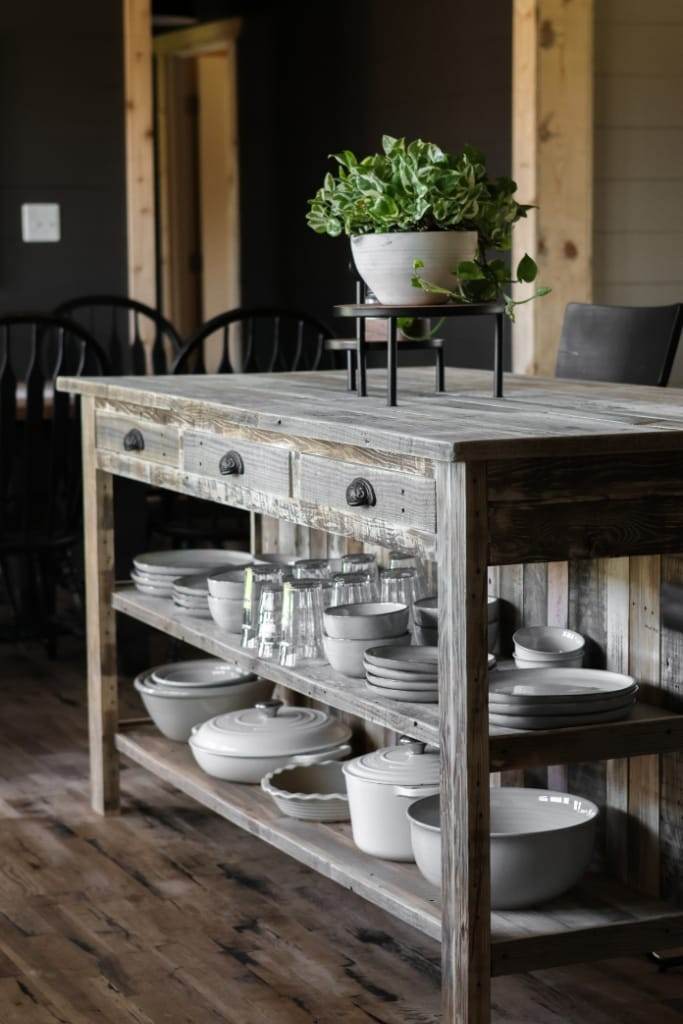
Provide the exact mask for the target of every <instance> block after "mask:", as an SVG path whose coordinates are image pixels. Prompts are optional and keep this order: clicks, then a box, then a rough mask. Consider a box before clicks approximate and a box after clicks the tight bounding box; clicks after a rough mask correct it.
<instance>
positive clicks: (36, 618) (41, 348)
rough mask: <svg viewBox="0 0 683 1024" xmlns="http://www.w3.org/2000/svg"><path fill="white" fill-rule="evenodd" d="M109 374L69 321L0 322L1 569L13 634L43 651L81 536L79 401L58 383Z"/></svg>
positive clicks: (9, 318) (27, 317)
mask: <svg viewBox="0 0 683 1024" xmlns="http://www.w3.org/2000/svg"><path fill="white" fill-rule="evenodd" d="M107 369H108V363H107V357H106V355H105V353H104V352H103V350H102V348H101V347H100V346H99V345H98V343H97V342H96V341H95V339H94V338H92V337H91V336H90V334H88V332H87V331H86V330H84V329H83V328H82V327H80V326H79V325H78V324H76V323H74V322H73V321H71V320H69V319H68V318H66V317H63V316H55V315H49V314H40V313H17V314H8V315H5V316H1V317H0V571H1V575H2V579H3V581H4V584H5V590H6V593H7V596H8V598H9V601H10V605H11V608H12V611H13V613H14V619H15V623H14V631H13V634H12V635H13V636H17V635H21V634H28V635H42V636H43V637H44V638H45V639H47V641H48V649H49V650H50V652H53V651H54V646H55V642H56V623H55V595H56V587H57V582H58V581H59V580H61V581H62V582H63V583H64V584H65V585H66V586H68V588H69V589H70V590H72V592H74V593H77V592H78V590H79V588H78V585H77V583H76V572H75V564H74V561H73V554H74V550H75V548H76V547H77V545H78V544H79V542H80V534H81V486H80V481H81V450H80V418H79V403H78V401H77V400H76V399H75V398H74V397H73V396H71V395H67V394H64V393H62V392H59V391H57V390H56V387H55V382H56V379H57V377H58V376H60V375H69V376H81V375H84V374H89V375H95V376H99V375H100V374H103V373H106V371H107ZM36 627H38V628H36Z"/></svg>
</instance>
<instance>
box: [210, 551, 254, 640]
mask: <svg viewBox="0 0 683 1024" xmlns="http://www.w3.org/2000/svg"><path fill="white" fill-rule="evenodd" d="M244 568H246V567H243V568H241V569H230V570H228V572H214V573H209V576H208V577H207V587H208V591H209V592H208V607H209V613H210V615H211V617H212V618H213V620H214V622H215V623H216V625H217V626H220V627H221V628H222V629H225V630H227V631H228V633H239V632H240V630H241V629H242V605H243V602H244Z"/></svg>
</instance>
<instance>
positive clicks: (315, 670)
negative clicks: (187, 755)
mask: <svg viewBox="0 0 683 1024" xmlns="http://www.w3.org/2000/svg"><path fill="white" fill-rule="evenodd" d="M112 603H113V605H114V608H115V609H116V610H117V611H119V612H123V613H124V614H126V615H129V616H130V617H131V618H134V619H137V620H138V621H139V622H144V623H145V624H146V625H148V626H153V627H154V628H155V629H158V630H160V631H161V632H163V633H166V634H167V635H168V636H173V637H175V638H176V639H178V640H184V641H185V642H186V643H188V644H192V646H193V647H198V648H199V649H200V650H202V651H206V653H207V654H213V655H214V656H215V657H217V658H223V659H224V660H225V661H230V662H233V663H234V664H236V665H239V666H240V667H241V668H245V669H250V670H251V671H254V672H258V673H259V674H260V675H262V676H265V677H266V678H268V679H272V680H273V682H276V683H280V684H281V685H282V686H286V687H288V688H289V689H290V690H295V691H296V692H297V693H302V694H305V695H306V696H307V697H313V698H314V699H316V700H320V701H322V702H323V703H325V704H329V705H330V707H334V708H338V709H339V710H340V711H348V712H351V713H352V714H354V715H358V716H359V717H360V718H364V719H365V720H366V721H368V722H375V723H376V724H377V725H383V726H385V727H386V728H389V729H393V730H394V731H395V732H398V733H407V734H408V735H410V736H414V737H415V738H416V739H422V740H426V741H427V742H428V743H438V742H439V709H438V705H436V704H403V703H399V702H398V701H394V700H390V699H387V700H383V699H381V698H375V697H373V696H371V695H370V694H369V693H368V691H367V690H366V689H365V686H364V684H363V681H362V680H360V679H350V678H348V677H347V676H342V675H339V674H338V673H336V672H333V671H332V669H331V668H330V666H329V665H315V666H306V668H305V669H287V668H282V667H281V666H280V665H277V664H276V663H274V662H272V661H260V660H259V659H258V658H255V657H254V656H253V655H252V654H250V653H249V652H248V651H245V650H244V649H243V648H242V647H240V645H239V641H238V638H237V637H234V638H233V637H232V636H231V635H230V634H229V633H226V632H225V630H223V629H221V628H220V627H219V626H217V625H216V624H215V623H214V622H213V621H210V620H207V619H198V618H194V617H193V616H190V615H185V614H183V612H181V611H180V610H179V609H178V608H176V607H175V606H174V604H173V603H172V601H170V600H169V599H168V598H163V597H151V596H148V595H147V594H141V593H140V592H139V591H137V590H136V589H135V588H134V587H133V586H132V584H121V585H120V586H119V587H118V588H117V590H116V592H115V593H114V595H113V598H112ZM681 747H683V715H680V714H675V713H672V712H668V711H665V710H663V709H662V708H657V707H653V706H652V705H648V704H639V705H637V707H636V708H635V710H634V712H633V714H632V716H631V718H630V719H628V720H627V721H625V722H610V723H607V724H605V725H590V726H580V727H578V726H577V727H574V728H571V729H560V730H558V729H549V730H546V731H538V732H520V731H518V730H515V729H503V728H500V727H498V726H492V727H491V730H490V767H491V771H494V772H495V771H503V770H506V769H508V768H523V767H531V766H534V765H545V764H568V763H572V762H576V761H598V760H607V759H608V758H615V757H626V756H631V757H635V756H636V755H641V754H653V753H658V752H659V753H662V752H667V751H675V750H680V749H681Z"/></svg>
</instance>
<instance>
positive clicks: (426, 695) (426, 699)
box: [363, 647, 439, 704]
mask: <svg viewBox="0 0 683 1024" xmlns="http://www.w3.org/2000/svg"><path fill="white" fill-rule="evenodd" d="M363 668H364V670H365V679H366V682H367V687H368V690H370V691H371V693H373V694H374V695H375V696H376V697H391V698H392V700H403V701H411V702H413V703H415V704H436V703H437V701H438V699H439V649H438V647H369V648H368V650H367V651H366V652H365V654H364V656H363Z"/></svg>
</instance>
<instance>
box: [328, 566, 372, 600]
mask: <svg viewBox="0 0 683 1024" xmlns="http://www.w3.org/2000/svg"><path fill="white" fill-rule="evenodd" d="M376 596H377V590H376V585H375V579H374V577H373V575H372V573H369V572H338V573H335V575H334V576H333V577H332V592H331V594H330V595H329V605H327V606H326V607H336V606H337V605H338V604H358V603H359V602H362V601H374V600H375V598H376Z"/></svg>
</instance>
